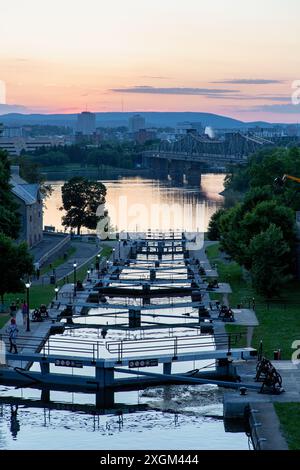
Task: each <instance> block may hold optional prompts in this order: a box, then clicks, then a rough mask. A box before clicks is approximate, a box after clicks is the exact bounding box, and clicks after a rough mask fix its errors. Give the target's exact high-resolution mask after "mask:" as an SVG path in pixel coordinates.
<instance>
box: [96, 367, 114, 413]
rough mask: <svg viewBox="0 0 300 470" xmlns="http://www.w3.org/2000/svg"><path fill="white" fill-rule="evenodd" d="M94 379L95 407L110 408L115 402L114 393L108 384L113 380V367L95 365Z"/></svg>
mask: <svg viewBox="0 0 300 470" xmlns="http://www.w3.org/2000/svg"><path fill="white" fill-rule="evenodd" d="M95 378H96V381H97V382H98V390H97V392H96V408H110V407H112V406H114V404H115V394H114V391H113V390H112V389H111V388H110V386H111V385H112V384H113V382H114V369H113V368H105V367H104V363H103V365H100V366H97V367H96V376H95Z"/></svg>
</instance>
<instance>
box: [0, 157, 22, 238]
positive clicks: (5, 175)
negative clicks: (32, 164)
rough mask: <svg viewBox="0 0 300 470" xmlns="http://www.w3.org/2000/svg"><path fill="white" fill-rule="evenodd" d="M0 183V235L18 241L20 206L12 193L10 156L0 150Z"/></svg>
mask: <svg viewBox="0 0 300 470" xmlns="http://www.w3.org/2000/svg"><path fill="white" fill-rule="evenodd" d="M0 181H1V185H0V233H1V232H2V233H4V234H6V235H8V236H10V237H12V238H14V239H17V238H18V233H19V230H20V218H19V215H18V212H17V211H18V205H17V203H16V202H15V200H14V197H13V195H12V192H11V185H10V164H9V160H8V154H7V153H6V152H3V151H2V150H0Z"/></svg>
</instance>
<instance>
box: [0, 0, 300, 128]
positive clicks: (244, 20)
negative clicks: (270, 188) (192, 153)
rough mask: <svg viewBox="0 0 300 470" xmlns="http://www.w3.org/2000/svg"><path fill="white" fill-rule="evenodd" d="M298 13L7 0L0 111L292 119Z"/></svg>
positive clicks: (276, 5) (274, 3) (192, 3)
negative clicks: (180, 113) (171, 113)
mask: <svg viewBox="0 0 300 470" xmlns="http://www.w3.org/2000/svg"><path fill="white" fill-rule="evenodd" d="M299 13H300V5H299V2H297V1H296V0H287V1H285V2H283V1H282V0H266V1H265V2H264V3H261V2H258V0H254V1H252V2H249V1H247V2H238V0H228V1H227V2H224V1H221V0H211V1H210V2H209V3H204V2H199V1H198V0H188V2H185V3H183V2H182V1H180V0H177V1H176V0H175V1H174V0H173V1H170V0H164V2H163V3H162V2H159V1H158V0H153V1H152V2H151V4H150V3H148V2H140V1H137V0H130V1H127V2H124V1H121V0H114V1H112V2H110V3H109V4H104V2H99V1H96V0H87V1H86V2H85V5H84V8H83V7H82V3H81V2H80V1H69V0H65V1H64V2H59V1H58V0H53V1H52V2H49V1H45V2H39V1H37V0H28V1H27V2H21V1H20V0H12V1H11V2H10V3H9V4H8V3H6V4H5V5H3V6H2V7H1V17H2V27H1V30H0V40H1V44H3V45H4V46H5V47H2V48H1V51H0V80H1V81H2V82H3V83H4V84H5V89H6V99H5V100H2V104H1V100H0V114H5V113H9V112H23V113H77V112H80V111H82V110H84V109H88V110H90V111H93V112H97V111H98V112H109V111H129V112H139V111H193V112H197V111H199V112H210V113H216V114H221V115H228V116H232V117H234V118H237V119H241V120H243V121H248V120H267V121H272V122H298V120H299V118H298V116H299V114H300V106H294V105H293V104H292V100H291V96H292V93H293V91H294V90H293V89H292V84H293V82H294V81H295V80H299V79H300V76H299V75H298V70H299V64H298V62H299V59H298V58H297V53H298V49H299V48H298V46H299V43H300V40H299V38H298V35H297V21H298V17H299ZM45 19H46V20H47V21H45ZM12 25H13V26H12Z"/></svg>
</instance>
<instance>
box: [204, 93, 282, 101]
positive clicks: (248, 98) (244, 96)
mask: <svg viewBox="0 0 300 470" xmlns="http://www.w3.org/2000/svg"><path fill="white" fill-rule="evenodd" d="M208 98H218V99H219V100H240V101H278V102H282V103H290V102H291V97H290V96H281V95H278V96H277V95H247V94H242V93H241V94H238V95H217V96H213V95H212V96H208Z"/></svg>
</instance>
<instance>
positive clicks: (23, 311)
mask: <svg viewBox="0 0 300 470" xmlns="http://www.w3.org/2000/svg"><path fill="white" fill-rule="evenodd" d="M27 315H28V306H27V303H26V302H25V300H23V302H22V316H23V325H24V327H26V325H27Z"/></svg>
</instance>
